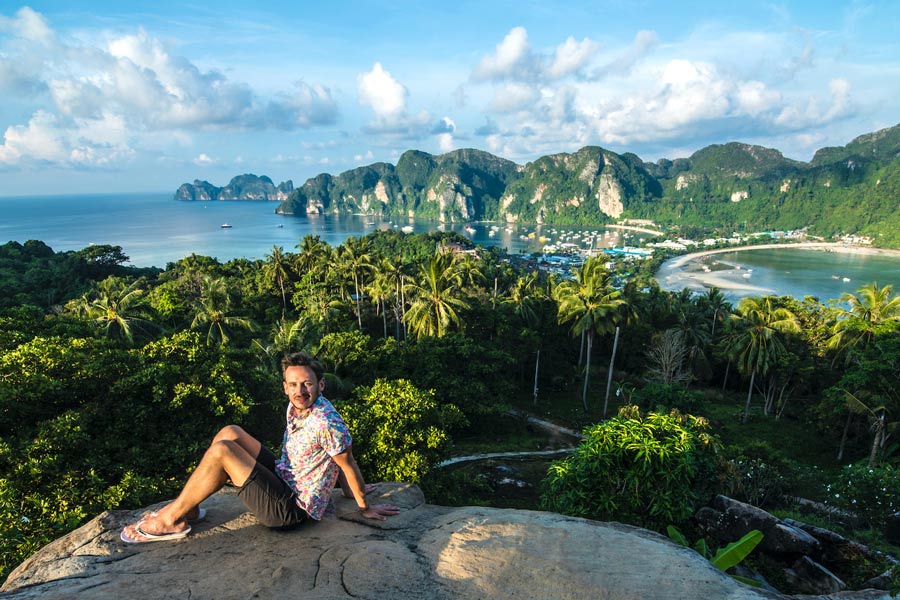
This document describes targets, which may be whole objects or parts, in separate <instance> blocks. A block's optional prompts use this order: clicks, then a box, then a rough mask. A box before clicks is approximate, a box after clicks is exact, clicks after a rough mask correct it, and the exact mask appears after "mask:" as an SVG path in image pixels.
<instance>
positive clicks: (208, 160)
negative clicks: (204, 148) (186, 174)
mask: <svg viewBox="0 0 900 600" xmlns="http://www.w3.org/2000/svg"><path fill="white" fill-rule="evenodd" d="M217 162H218V161H217V160H216V159H214V158H212V157H210V156H209V155H208V154H206V153H203V152H201V153H200V155H199V156H198V157H197V158H195V159H194V164H195V165H197V166H198V167H211V166H213V165H215V164H216V163H217Z"/></svg>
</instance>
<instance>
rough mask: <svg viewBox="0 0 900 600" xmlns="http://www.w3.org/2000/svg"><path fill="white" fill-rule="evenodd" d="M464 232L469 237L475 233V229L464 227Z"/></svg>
mask: <svg viewBox="0 0 900 600" xmlns="http://www.w3.org/2000/svg"><path fill="white" fill-rule="evenodd" d="M466 232H468V233H469V235H472V234H474V233H475V228H474V227H466Z"/></svg>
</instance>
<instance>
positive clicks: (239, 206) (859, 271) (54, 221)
mask: <svg viewBox="0 0 900 600" xmlns="http://www.w3.org/2000/svg"><path fill="white" fill-rule="evenodd" d="M277 205H278V204H277V203H276V202H179V201H176V200H173V199H172V196H171V194H163V193H160V194H124V195H123V194H106V195H82V196H44V197H37V196H35V197H24V198H14V197H8V198H0V243H4V242H6V241H9V240H15V241H18V242H25V241H27V240H30V239H34V240H41V241H43V242H45V243H46V244H47V245H49V246H50V247H51V248H53V249H54V250H56V251H57V252H61V251H67V250H80V249H82V248H84V247H86V246H88V245H90V244H112V245H116V246H121V247H122V249H123V250H124V252H125V254H126V255H128V256H129V257H130V258H131V264H133V265H135V266H140V267H146V266H157V267H165V266H166V264H167V263H169V262H173V261H176V260H178V259H180V258H183V257H185V256H188V255H190V254H192V253H195V254H200V255H204V256H213V257H215V258H217V259H218V260H220V261H223V262H224V261H227V260H231V259H233V258H240V257H244V258H249V259H262V258H265V257H266V255H267V254H269V253H271V251H272V247H273V246H281V247H282V248H283V249H284V250H285V251H288V252H293V251H294V250H295V249H296V245H297V244H298V243H299V242H300V240H302V239H303V237H304V236H305V235H307V234H313V235H318V236H319V237H321V238H322V240H324V241H325V242H327V243H328V244H330V245H332V246H337V245H340V244H342V243H343V242H344V240H346V239H347V238H348V237H350V236H360V235H365V234H367V233H370V232H372V231H374V230H376V229H389V228H398V229H399V228H400V227H403V226H411V227H413V231H415V232H416V233H424V232H427V231H433V230H437V229H444V230H452V231H456V232H457V233H459V234H461V235H464V236H466V237H469V238H470V239H472V240H473V241H474V242H475V243H478V244H482V245H485V246H499V247H501V248H504V249H506V250H507V251H508V252H511V253H520V252H535V251H539V250H540V248H541V247H542V246H543V244H544V242H543V241H541V236H546V237H547V238H551V239H550V240H549V241H557V239H556V238H558V234H557V228H555V227H553V226H548V225H544V226H543V227H541V226H537V227H535V226H519V227H516V226H511V227H507V226H506V225H499V226H498V225H493V227H494V228H495V230H494V232H493V234H491V227H492V224H490V223H471V224H464V223H458V224H452V225H450V224H448V225H445V226H442V225H440V224H438V223H432V222H423V221H415V222H412V221H402V222H391V221H383V220H380V219H377V218H372V217H365V216H341V217H335V216H324V215H319V216H311V217H307V216H300V217H286V216H281V215H277V214H275V208H276V207H277ZM225 223H227V224H230V225H231V226H232V227H231V228H228V229H223V228H222V224H225ZM467 228H468V229H467ZM566 230H567V231H569V232H573V231H576V230H578V228H572V227H568V228H566ZM581 231H585V228H581ZM596 231H599V232H600V234H601V235H602V234H603V233H604V229H603V228H602V227H597V228H596ZM559 233H562V228H559ZM529 234H530V235H532V237H531V238H528V237H527V236H528V235H529ZM613 235H614V232H613V231H610V232H609V236H610V237H609V238H608V240H607V238H603V243H616V244H619V245H621V243H622V242H621V241H619V240H616V241H615V242H613V237H612V236H613ZM523 238H525V239H523ZM584 239H585V237H582V238H581V242H580V243H584ZM625 242H626V243H629V244H638V243H639V236H637V235H635V236H634V237H631V238H629V239H628V240H625ZM709 260H710V261H716V262H718V263H719V264H718V265H713V264H712V262H709V263H708V264H709V265H711V267H712V268H713V269H715V270H717V274H720V275H721V276H723V277H726V278H731V279H733V280H734V282H735V283H736V284H738V285H744V286H751V287H753V288H754V290H765V291H766V293H775V294H779V295H792V296H795V297H798V298H801V297H803V296H805V295H812V296H816V297H817V298H819V299H820V300H823V301H824V300H827V299H830V298H838V297H840V295H841V294H842V293H844V292H847V291H851V292H853V291H856V290H857V289H858V288H859V287H860V286H861V285H863V284H865V283H869V282H871V281H877V282H878V284H879V285H885V284H893V285H894V287H895V289H897V290H898V291H900V259H898V258H897V257H893V256H869V255H860V254H838V253H828V252H823V251H818V250H798V249H789V250H750V251H745V252H735V253H728V254H719V255H716V256H714V257H710V259H709ZM737 266H740V267H741V269H736V268H735V267H737ZM691 268H694V269H697V268H699V266H698V265H696V264H695V265H693V266H690V265H689V266H688V267H687V269H686V270H690V269H691ZM749 269H752V273H751V276H750V277H748V278H744V277H743V275H744V274H747V272H748V270H749ZM845 278H846V279H848V280H849V281H845ZM684 284H685V280H684V279H683V278H681V279H679V278H678V277H674V278H672V279H671V280H670V281H669V282H668V283H667V282H663V281H661V285H663V287H664V288H666V289H673V290H680V289H681V288H682V287H684ZM759 293H761V292H759V291H753V290H747V289H744V290H740V289H737V290H731V291H727V292H726V296H727V297H728V298H729V299H730V300H738V299H740V298H741V297H742V296H744V295H750V294H759Z"/></svg>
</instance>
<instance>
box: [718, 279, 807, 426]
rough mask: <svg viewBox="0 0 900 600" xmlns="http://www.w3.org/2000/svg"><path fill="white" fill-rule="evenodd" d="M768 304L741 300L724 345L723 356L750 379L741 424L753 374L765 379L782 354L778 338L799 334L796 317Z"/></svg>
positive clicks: (746, 411) (760, 300) (764, 300)
mask: <svg viewBox="0 0 900 600" xmlns="http://www.w3.org/2000/svg"><path fill="white" fill-rule="evenodd" d="M772 300H773V298H772V296H763V297H762V298H756V297H748V298H744V299H743V300H741V302H740V304H738V307H737V312H736V314H735V315H732V319H733V323H734V324H735V327H734V330H733V332H732V333H731V334H730V336H729V339H728V340H727V342H726V347H727V352H728V354H729V356H730V357H731V358H732V360H734V361H735V362H736V363H737V365H738V368H739V369H740V370H741V372H743V373H744V374H745V375H750V388H749V390H748V392H747V404H746V406H745V407H744V418H743V422H744V423H746V422H747V419H748V416H749V413H750V400H751V398H752V397H753V382H754V380H755V378H756V374H757V373H759V374H760V375H761V376H763V377H765V376H766V375H768V373H769V369H770V368H771V367H772V365H773V364H774V363H775V361H776V360H777V359H778V357H779V355H780V354H781V353H782V352H784V342H783V341H782V339H781V336H782V335H784V334H789V333H799V332H800V323H799V322H798V320H797V316H796V315H794V313H792V312H791V311H789V310H788V309H786V308H783V307H776V306H775V304H774V303H773V302H772Z"/></svg>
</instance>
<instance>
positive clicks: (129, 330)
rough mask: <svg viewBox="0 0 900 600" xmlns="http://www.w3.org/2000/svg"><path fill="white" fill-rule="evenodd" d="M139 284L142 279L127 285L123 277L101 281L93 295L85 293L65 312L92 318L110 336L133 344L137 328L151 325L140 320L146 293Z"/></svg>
mask: <svg viewBox="0 0 900 600" xmlns="http://www.w3.org/2000/svg"><path fill="white" fill-rule="evenodd" d="M139 284H140V280H137V281H133V282H132V283H130V284H128V285H126V284H125V282H124V281H123V280H122V279H120V278H117V277H108V278H106V279H104V280H103V281H102V282H100V284H99V285H98V286H97V289H96V290H95V291H94V292H93V294H83V295H82V296H81V297H80V298H78V299H76V300H72V301H70V302H69V303H68V304H67V305H66V310H67V311H68V312H70V313H71V314H74V315H77V316H82V317H85V318H87V319H90V320H91V321H93V322H94V324H95V325H96V326H97V327H99V328H100V329H102V330H103V332H104V334H105V335H106V336H107V337H110V338H122V339H124V340H125V341H126V342H127V343H128V344H132V343H134V326H135V325H140V324H145V325H152V324H151V323H150V321H147V320H146V319H143V318H141V306H140V303H141V301H142V299H143V296H144V290H143V289H141V288H139V287H138V286H139ZM92 296H93V297H92Z"/></svg>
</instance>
